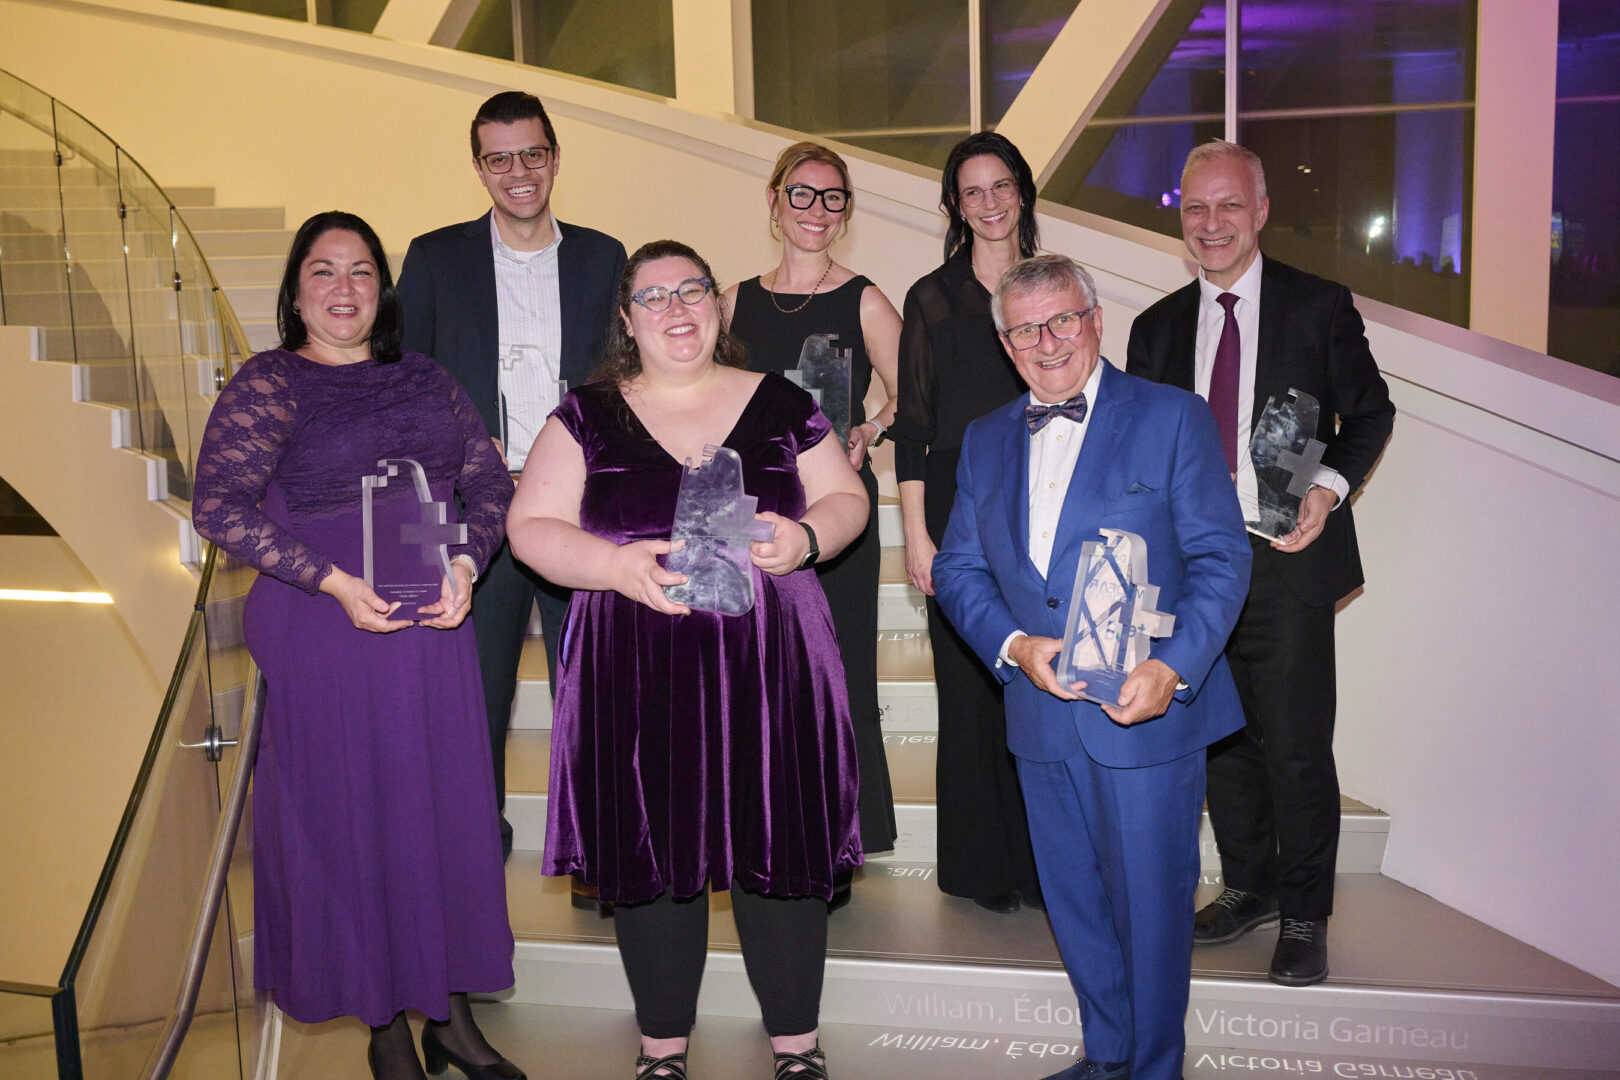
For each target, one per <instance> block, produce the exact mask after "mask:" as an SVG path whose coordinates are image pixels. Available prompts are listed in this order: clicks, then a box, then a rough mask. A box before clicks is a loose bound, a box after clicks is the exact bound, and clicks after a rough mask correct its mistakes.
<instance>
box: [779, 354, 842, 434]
mask: <svg viewBox="0 0 1620 1080" xmlns="http://www.w3.org/2000/svg"><path fill="white" fill-rule="evenodd" d="M837 341H838V335H837V334H811V335H810V336H809V337H807V338H805V339H804V346H803V348H801V349H800V350H799V366H798V367H797V368H795V369H794V370H792V371H789V372H788V373H787V377H788V378H790V379H792V380H793V381H794V382H795V383H797V384H798V385H800V386H802V387H804V388H805V389H806V390H808V391H810V396H811V397H813V398H815V399H816V404H817V405H818V406H820V408H821V413H822V415H823V416H825V417H826V418H827V419H828V421H829V422H831V424H832V426H833V431H835V432H836V433H837V434H838V445H839V446H848V445H849V421H850V416H851V414H850V389H849V382H850V368H851V366H852V365H853V364H854V363H855V350H853V349H839V348H835V347H834V346H835V345H836V344H837Z"/></svg>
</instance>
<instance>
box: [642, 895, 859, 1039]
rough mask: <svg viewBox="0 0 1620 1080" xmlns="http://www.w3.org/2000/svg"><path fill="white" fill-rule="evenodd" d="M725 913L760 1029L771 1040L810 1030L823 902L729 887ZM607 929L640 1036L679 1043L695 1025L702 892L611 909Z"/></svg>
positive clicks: (821, 955) (704, 922)
mask: <svg viewBox="0 0 1620 1080" xmlns="http://www.w3.org/2000/svg"><path fill="white" fill-rule="evenodd" d="M731 910H732V914H733V915H734V917H735V918H736V920H737V937H738V939H739V941H740V942H741V944H742V954H743V966H744V967H745V968H747V969H748V981H749V983H751V984H752V985H753V987H754V996H755V997H757V998H759V1010H760V1013H761V1014H762V1015H763V1017H764V1019H765V1030H766V1032H767V1033H769V1034H770V1035H771V1036H773V1037H777V1036H783V1035H803V1034H805V1033H806V1032H810V1031H814V1030H815V1029H816V1028H817V1026H818V1025H819V1023H820V1013H821V979H822V969H823V968H824V967H825V965H826V961H827V902H826V901H825V900H818V899H817V898H815V897H813V896H801V897H793V898H786V897H778V896H762V895H760V894H759V893H751V892H748V891H746V890H745V889H743V888H741V887H740V886H737V885H736V884H735V883H733V887H732V890H731ZM613 925H614V930H615V932H616V933H617V934H618V938H619V956H620V958H621V959H622V960H623V961H624V973H625V975H626V976H628V977H629V980H630V992H631V994H632V995H634V997H635V999H636V1023H637V1024H638V1025H639V1026H640V1028H641V1033H642V1034H643V1035H645V1036H646V1037H647V1038H649V1039H683V1038H685V1037H686V1036H687V1035H689V1034H690V1033H691V1031H692V1025H693V1024H695V1023H696V1022H697V999H698V987H699V986H701V985H702V983H703V962H704V959H705V957H706V956H707V955H708V950H709V897H708V893H707V892H701V893H699V894H698V895H696V896H693V897H689V898H687V899H684V900H676V899H673V898H672V897H671V896H670V895H669V894H668V893H665V894H664V895H663V896H660V897H658V899H656V900H649V901H647V902H646V903H642V904H616V905H614V908H613Z"/></svg>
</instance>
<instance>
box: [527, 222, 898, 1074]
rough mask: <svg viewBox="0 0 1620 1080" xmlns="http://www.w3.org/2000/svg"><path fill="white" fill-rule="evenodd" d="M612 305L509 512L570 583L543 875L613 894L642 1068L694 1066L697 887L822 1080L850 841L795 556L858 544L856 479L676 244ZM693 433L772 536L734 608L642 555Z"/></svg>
mask: <svg viewBox="0 0 1620 1080" xmlns="http://www.w3.org/2000/svg"><path fill="white" fill-rule="evenodd" d="M619 311H620V316H621V317H620V319H618V320H616V321H615V322H614V325H613V328H612V330H611V331H610V334H609V338H608V345H607V355H606V357H605V361H604V369H603V372H602V374H601V375H600V376H599V377H598V378H597V379H596V380H595V381H593V382H590V383H587V384H586V385H585V386H582V387H580V388H579V389H577V390H575V391H573V392H572V393H570V394H568V395H567V396H566V397H565V398H564V399H563V403H562V404H561V405H560V406H559V407H558V408H557V410H556V412H554V413H553V414H552V416H551V419H550V420H548V421H547V422H546V425H545V427H544V428H543V429H542V430H541V432H540V436H539V438H538V439H537V440H536V441H535V444H534V449H533V450H532V451H531V452H530V456H529V463H530V467H529V468H527V469H525V470H524V471H523V482H522V484H521V486H520V488H519V491H518V494H517V498H516V499H515V500H514V502H513V504H512V514H511V517H510V520H509V525H508V531H509V533H510V536H511V541H512V550H513V551H514V552H515V553H516V554H517V556H518V558H520V559H522V560H523V561H524V562H526V563H528V564H529V565H530V566H533V567H534V568H535V569H536V570H538V571H539V572H540V573H541V574H543V575H544V576H545V577H546V579H547V580H549V581H555V582H557V583H559V584H562V585H567V586H569V587H571V588H573V589H574V590H575V592H574V598H573V600H572V602H571V603H570V604H569V608H568V615H567V618H566V620H565V621H564V624H563V640H562V646H561V648H560V649H559V650H558V653H559V661H558V669H559V670H558V673H557V707H556V716H555V719H554V721H553V728H552V732H553V734H552V751H551V786H550V788H549V794H550V800H549V807H548V813H547V820H546V872H547V873H548V874H571V873H578V874H580V875H582V876H583V877H584V879H585V881H586V882H588V883H590V884H593V885H596V886H598V888H599V889H600V890H601V896H602V899H603V900H606V901H610V902H612V903H613V904H614V905H615V909H614V923H615V932H616V933H617V935H618V940H619V952H620V955H621V957H622V958H623V960H624V967H625V974H626V975H627V976H628V977H629V981H630V989H631V992H632V993H633V995H634V996H635V1001H636V1020H637V1023H638V1024H639V1026H640V1028H641V1056H640V1057H639V1058H638V1060H637V1063H636V1069H637V1072H636V1075H637V1077H638V1080H651V1078H662V1080H684V1077H685V1076H686V1071H685V1069H686V1042H687V1035H688V1033H689V1032H690V1031H691V1029H692V1025H693V1023H694V1021H695V1019H696V1014H697V996H698V985H699V983H700V981H701V979H702V976H703V961H704V957H705V954H706V952H707V943H708V934H707V930H708V918H709V907H708V900H707V898H706V897H705V895H704V890H705V888H706V887H711V888H714V889H717V890H719V889H727V888H729V889H730V890H731V897H732V911H733V913H734V914H735V917H736V921H737V934H738V938H739V940H740V942H741V944H742V951H743V961H744V964H745V965H746V967H747V969H748V977H749V980H750V981H751V982H752V984H753V987H754V992H755V994H756V995H757V996H758V998H759V1002H760V1011H761V1013H762V1014H763V1017H764V1020H765V1029H766V1032H767V1033H768V1034H769V1035H770V1037H771V1044H772V1049H773V1050H774V1051H775V1053H776V1071H777V1075H778V1076H780V1077H784V1078H787V1077H793V1078H797V1080H824V1078H825V1077H826V1075H827V1073H826V1059H825V1058H824V1057H823V1056H822V1054H821V1051H820V1050H819V1049H817V1047H816V1031H817V1027H818V1024H819V1021H818V1011H819V1008H820V1001H821V983H822V969H823V966H824V964H825V962H826V948H827V901H828V900H829V899H830V898H831V897H832V895H833V887H834V882H835V880H836V878H837V875H838V874H839V873H840V872H844V871H847V870H850V869H852V868H854V867H855V866H857V865H858V864H859V863H860V861H861V846H860V836H859V829H858V825H857V821H856V796H857V792H856V784H857V769H856V757H855V738H854V731H853V728H852V727H851V725H850V716H849V704H848V700H847V697H846V695H845V691H844V670H843V664H842V662H841V660H840V659H839V653H838V639H837V637H836V636H835V635H834V632H833V625H832V616H831V614H830V613H829V611H828V609H827V599H826V596H825V595H824V594H823V593H822V591H821V585H820V584H819V583H818V581H817V579H816V575H815V573H814V572H812V571H811V570H810V569H809V568H810V567H811V566H812V565H813V564H814V563H815V561H816V558H817V555H818V553H819V554H820V555H821V556H823V557H830V556H833V555H836V554H837V553H838V552H839V551H841V550H842V549H843V548H844V547H845V545H847V544H848V543H849V542H850V541H851V540H853V539H854V538H855V537H856V536H858V535H860V532H861V529H862V528H863V527H864V526H865V524H866V515H867V499H866V491H865V489H864V488H863V487H862V485H861V482H860V478H859V477H858V476H857V475H856V473H855V470H854V469H852V468H851V467H850V464H849V457H848V454H847V453H846V452H845V451H844V448H843V447H841V446H839V445H838V440H837V439H836V438H828V437H827V436H828V435H829V434H830V432H831V426H830V425H829V424H828V423H827V420H826V418H825V417H823V416H822V415H821V413H820V411H819V410H817V409H816V407H815V404H814V402H813V401H812V400H811V398H810V395H809V394H807V393H805V392H804V391H803V390H801V389H799V388H798V387H796V386H794V385H793V384H792V383H790V382H788V381H787V380H786V379H784V378H783V377H782V376H780V375H774V374H769V375H761V374H758V373H756V372H751V371H748V370H747V359H746V357H745V356H744V354H743V351H742V349H741V347H740V346H739V345H738V343H737V341H736V340H735V339H734V338H732V337H731V335H730V334H728V333H726V332H725V331H724V330H723V329H722V328H721V325H720V312H719V307H718V305H717V303H716V294H715V285H714V277H713V275H712V274H711V273H710V271H709V268H708V266H707V264H705V263H704V262H703V260H702V259H700V258H699V257H698V255H697V253H696V252H694V251H692V249H691V248H688V247H687V246H686V245H684V244H678V243H676V242H674V241H670V240H661V241H657V242H655V243H652V244H648V245H646V246H644V247H642V248H641V249H640V250H639V251H637V252H636V253H635V254H634V255H632V256H631V257H630V261H629V263H628V264H627V265H626V266H625V270H624V276H623V278H622V280H621V283H620V286H619ZM706 445H717V446H724V447H726V448H728V449H730V450H733V451H735V452H736V453H737V455H738V456H739V458H740V459H741V463H742V471H743V489H744V491H745V492H746V493H747V494H749V495H752V496H755V497H756V498H757V499H758V500H759V505H758V508H757V509H758V511H759V512H758V515H757V516H758V518H759V519H760V520H762V521H766V522H769V523H770V524H771V525H772V526H773V527H774V537H773V539H772V540H771V541H769V542H759V541H755V542H754V543H753V545H752V547H751V558H752V562H753V566H752V567H751V568H750V572H751V574H752V581H753V585H754V603H753V607H752V609H751V610H749V611H747V612H746V613H744V614H740V615H721V614H717V613H715V612H710V611H700V610H690V609H688V608H687V607H686V606H685V605H683V604H679V603H676V602H674V601H672V600H671V599H670V598H669V597H668V596H666V595H665V593H664V586H666V585H675V584H680V583H682V582H684V581H685V580H686V578H685V577H684V576H683V575H681V574H677V573H672V572H670V571H668V570H666V569H665V568H664V567H663V565H662V564H661V563H660V561H659V556H662V555H666V554H668V553H669V551H670V541H669V536H670V531H671V524H672V522H673V521H674V518H675V503H676V497H677V494H678V492H679V490H680V485H681V476H682V464H681V463H682V462H683V461H684V460H687V459H690V460H693V461H697V460H701V459H702V458H703V456H704V454H703V451H704V447H705V446H706ZM537 461H538V463H539V467H538V468H536V467H535V463H536V462H537ZM818 543H819V548H818Z"/></svg>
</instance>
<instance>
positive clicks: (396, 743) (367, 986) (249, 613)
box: [193, 351, 513, 1025]
mask: <svg viewBox="0 0 1620 1080" xmlns="http://www.w3.org/2000/svg"><path fill="white" fill-rule="evenodd" d="M398 457H410V458H415V459H416V460H417V461H420V462H421V463H422V466H423V468H424V469H425V471H426V473H427V476H428V481H429V485H430V487H431V488H432V489H433V497H434V498H435V499H438V500H443V501H445V502H446V504H447V507H448V508H449V513H450V514H451V516H452V518H453V517H454V515H455V513H456V511H455V507H456V500H455V498H454V495H459V496H460V497H461V500H462V502H463V503H464V505H465V507H466V509H465V513H464V516H463V520H465V521H466V522H467V526H468V528H467V534H468V540H469V543H468V544H467V545H466V546H465V547H462V548H455V549H452V552H451V553H452V555H454V554H456V553H459V552H463V551H464V552H466V553H467V554H469V555H471V556H472V557H473V560H474V561H475V562H476V563H477V564H478V566H479V567H480V568H482V567H483V566H484V564H485V562H486V560H487V559H488V558H489V556H490V554H491V553H492V552H493V551H494V550H495V548H496V547H497V545H499V543H500V541H501V537H502V534H503V530H504V527H505V517H506V508H507V506H508V504H509V503H510V502H511V499H512V481H511V478H510V477H509V476H508V475H507V472H506V468H505V466H504V465H503V464H502V462H501V459H500V455H499V454H498V453H497V452H496V451H495V449H494V447H493V445H492V444H491V442H490V439H489V436H488V435H487V434H486V433H485V430H484V427H483V424H482V423H481V422H480V421H479V419H478V413H477V411H476V410H475V409H474V407H473V406H472V404H471V402H469V401H468V400H467V397H466V395H465V394H464V393H463V392H462V390H461V388H460V386H459V385H457V383H456V381H455V380H454V379H452V378H451V377H450V376H449V375H447V374H446V373H445V372H444V370H443V369H442V368H440V367H439V366H438V365H437V364H436V363H434V362H433V361H432V360H430V359H428V358H427V357H425V356H422V355H419V354H414V353H411V354H407V355H406V356H405V357H404V358H403V359H402V360H400V361H399V362H398V363H393V364H379V363H376V362H374V361H367V362H365V363H359V364H351V365H348V366H345V367H328V366H325V365H322V364H317V363H314V362H313V361H310V360H306V359H304V358H303V357H301V356H299V355H297V354H296V353H290V352H279V351H278V352H267V353H261V354H259V355H258V356H255V357H253V358H252V359H251V360H249V361H248V362H247V363H246V364H244V365H243V366H242V369H241V370H240V371H238V372H237V374H236V376H235V377H234V378H233V379H232V380H231V382H230V385H228V386H227V387H226V388H225V390H224V391H223V392H222V393H221V394H220V396H219V401H218V402H217V403H216V404H215V406H214V411H213V414H212V416H210V417H209V421H208V428H207V430H206V432H205V433H204V435H203V445H202V453H201V456H200V459H199V461H198V463H197V484H196V493H195V497H194V500H193V509H194V516H195V518H196V522H197V529H198V531H199V532H200V533H202V535H204V536H205V537H207V538H208V539H210V540H212V541H213V542H214V543H215V544H217V545H219V546H220V547H222V548H224V549H225V550H226V551H228V552H230V553H231V554H232V555H234V556H235V557H236V558H238V559H240V560H241V561H243V562H245V563H247V564H248V565H249V566H252V567H255V568H256V569H258V570H259V572H260V573H259V577H258V579H257V580H256V581H255V582H254V584H253V588H252V590H251V592H250V593H249V594H248V600H247V606H246V611H245V614H244V624H245V632H246V638H247V645H248V649H249V651H250V652H251V653H252V655H253V659H254V660H255V661H256V662H257V663H258V665H259V668H260V669H261V670H262V671H263V672H264V675H265V679H266V682H267V684H268V686H269V693H268V695H267V697H266V700H265V716H264V730H263V735H262V737H261V741H260V746H259V759H258V767H257V770H256V772H255V775H254V784H253V886H254V930H255V936H254V946H253V947H254V983H255V984H256V985H257V986H258V988H259V989H262V990H268V991H270V992H271V993H272V995H273V996H274V998H275V1001H276V1004H277V1005H279V1006H280V1007H281V1008H282V1010H283V1011H285V1012H286V1013H287V1014H288V1015H289V1016H291V1017H293V1018H294V1019H296V1020H299V1021H302V1022H305V1023H314V1022H317V1021H322V1020H328V1019H331V1018H332V1017H335V1016H358V1017H359V1018H360V1019H361V1020H363V1021H365V1022H366V1023H368V1024H372V1025H381V1024H386V1023H388V1022H389V1021H390V1020H391V1019H392V1018H393V1016H394V1015H395V1014H396V1013H397V1012H399V1011H400V1010H401V1009H416V1010H419V1011H421V1012H424V1013H426V1014H427V1015H428V1016H430V1017H433V1018H435V1019H440V1020H442V1019H445V1018H446V1017H447V1016H448V1012H449V995H450V994H451V993H453V992H457V991H493V990H500V989H502V988H504V987H508V986H511V985H512V982H513V977H512V930H511V925H510V923H509V922H508V920H507V914H506V883H505V877H504V874H503V871H502V866H501V841H500V832H499V827H498V825H497V818H496V810H495V790H494V780H493V775H492V771H491V765H490V748H489V732H488V729H487V726H486V721H485V717H484V694H483V686H482V683H481V682H480V681H479V675H478V656H477V650H476V648H475V646H474V644H473V628H472V620H471V619H468V620H466V621H464V622H463V623H462V624H461V626H460V627H459V628H457V629H455V630H448V631H447V630H436V629H432V628H429V627H422V626H411V627H407V628H405V629H403V630H397V631H395V632H394V633H391V634H374V633H370V632H368V631H365V630H358V629H356V628H355V627H354V625H353V624H352V623H351V622H350V621H349V617H348V616H347V615H346V614H345V613H344V611H343V607H342V605H341V604H339V603H338V602H337V600H336V599H334V598H332V597H330V596H326V595H324V594H321V593H320V592H319V591H318V588H319V585H320V583H321V581H322V580H323V579H324V578H325V577H326V575H327V574H329V573H330V572H331V568H332V565H333V564H334V563H336V564H337V565H338V566H341V567H343V568H344V569H345V570H348V571H349V572H351V573H357V572H358V571H359V569H360V566H361V539H360V535H361V530H360V477H361V475H362V474H366V473H371V472H374V471H375V466H376V463H377V461H378V460H379V459H381V458H398ZM395 486H396V487H399V486H400V485H395Z"/></svg>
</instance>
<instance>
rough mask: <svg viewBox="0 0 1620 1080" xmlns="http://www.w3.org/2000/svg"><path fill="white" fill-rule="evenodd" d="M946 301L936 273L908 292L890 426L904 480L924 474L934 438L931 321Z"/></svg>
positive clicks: (897, 469)
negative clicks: (896, 401) (896, 399)
mask: <svg viewBox="0 0 1620 1080" xmlns="http://www.w3.org/2000/svg"><path fill="white" fill-rule="evenodd" d="M942 305H943V297H941V296H940V293H939V288H938V285H937V284H936V283H935V281H934V275H932V274H930V275H929V276H928V277H925V278H923V279H922V280H920V281H918V282H917V283H916V284H915V285H913V286H912V287H911V288H910V289H909V290H908V291H907V292H906V302H905V305H904V309H903V311H904V314H903V316H902V319H903V321H902V323H901V327H900V362H899V383H900V395H899V396H900V401H899V406H898V409H897V411H896V412H895V414H894V423H893V424H892V425H890V427H889V437H890V438H891V439H892V440H894V472H895V478H896V479H897V480H899V481H901V482H904V481H907V480H921V479H922V478H923V467H924V463H925V462H926V461H927V459H928V446H929V444H930V443H932V442H933V441H934V431H935V419H934V407H935V401H936V396H935V390H936V387H935V381H934V351H933V347H932V345H931V343H930V340H929V337H930V334H929V325H930V322H931V321H935V320H937V318H938V309H939V307H940V306H942ZM931 309H932V310H931ZM930 316H933V317H934V318H933V319H931V318H930Z"/></svg>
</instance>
